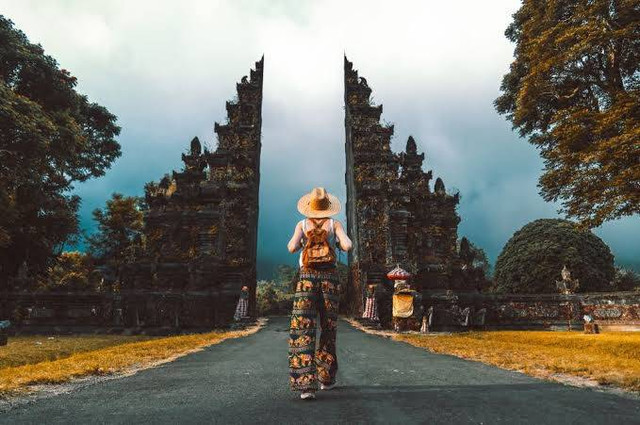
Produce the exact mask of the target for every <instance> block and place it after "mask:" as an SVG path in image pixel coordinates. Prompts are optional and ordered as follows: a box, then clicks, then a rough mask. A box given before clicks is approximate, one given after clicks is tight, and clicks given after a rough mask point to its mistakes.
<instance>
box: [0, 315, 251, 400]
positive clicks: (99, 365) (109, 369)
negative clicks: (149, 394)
mask: <svg viewBox="0 0 640 425" xmlns="http://www.w3.org/2000/svg"><path fill="white" fill-rule="evenodd" d="M258 329H259V326H255V327H253V328H250V329H247V330H241V331H229V332H223V331H214V332H208V333H202V334H190V335H179V336H171V337H162V338H152V339H148V340H143V341H140V340H138V341H135V342H123V340H119V342H116V341H118V339H114V340H111V341H110V342H111V343H112V344H109V343H105V342H104V341H102V342H103V343H105V344H106V345H110V346H102V347H99V345H100V344H99V343H98V341H96V340H95V339H94V338H93V336H91V337H87V347H91V348H88V349H86V350H85V349H82V348H80V349H77V350H76V351H75V352H72V353H69V354H68V355H67V357H65V358H58V359H56V358H55V355H53V359H51V356H52V354H49V355H48V356H49V357H45V358H43V359H42V361H38V362H32V363H30V364H28V363H23V364H21V365H17V366H7V367H4V368H1V369H0V394H4V395H7V394H11V393H16V392H20V391H23V390H25V389H27V387H28V386H29V385H34V384H50V383H62V382H66V381H69V380H70V379H72V378H77V377H81V376H87V375H108V374H113V373H117V372H125V371H128V370H133V369H136V368H139V367H144V366H148V365H153V364H155V363H158V362H161V361H165V360H168V359H173V358H175V357H179V356H181V355H184V354H187V353H190V352H193V351H196V350H198V349H201V348H203V347H206V346H209V345H213V344H217V343H219V342H221V341H223V340H225V339H228V338H238V337H242V336H246V335H249V334H251V333H254V332H256V331H257V330H258ZM75 338H76V339H77V340H76V341H75V342H74V343H75V344H77V345H79V346H81V345H82V338H83V337H75ZM119 338H123V339H126V338H129V341H131V338H136V337H119ZM138 338H139V337H138ZM142 338H144V337H142ZM146 338H149V337H146ZM9 341H11V338H10V339H9ZM113 343H115V344H116V345H114V344H113ZM18 345H20V344H19V343H18ZM9 347H10V346H9ZM1 349H2V347H0V350H1ZM25 351H26V352H25V355H24V357H23V358H24V359H26V358H29V357H30V355H29V354H27V353H28V352H30V351H32V348H31V347H28V349H27V350H25ZM35 357H36V356H31V358H35Z"/></svg>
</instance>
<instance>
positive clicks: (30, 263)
mask: <svg viewBox="0 0 640 425" xmlns="http://www.w3.org/2000/svg"><path fill="white" fill-rule="evenodd" d="M75 86H76V78H75V77H73V76H72V75H71V74H70V73H69V72H68V71H66V70H64V69H60V68H59V67H58V63H57V62H56V61H55V59H53V58H52V57H51V56H48V55H46V54H45V53H44V51H43V49H42V47H41V46H40V45H36V44H32V43H30V42H29V40H28V39H27V37H26V36H25V34H24V33H22V32H21V31H20V30H18V29H16V28H15V27H14V25H13V23H12V22H11V21H10V20H8V19H6V18H4V17H3V16H0V287H1V286H3V284H6V283H7V281H8V280H9V278H11V277H13V276H16V275H17V274H18V272H19V271H21V272H22V275H24V276H29V275H37V274H39V273H41V272H45V271H46V269H47V266H49V265H51V261H52V260H53V258H54V257H55V255H56V254H57V253H58V252H59V251H60V250H61V248H62V246H63V244H64V243H65V242H67V241H68V240H69V238H70V237H72V236H74V235H76V234H77V232H78V218H77V210H78V206H79V203H80V200H79V198H78V197H77V196H73V195H71V194H70V190H71V189H72V188H73V183H74V182H82V181H85V180H87V179H89V178H91V177H97V176H101V175H103V174H104V173H105V170H106V169H107V168H109V166H110V165H111V163H112V162H113V161H114V160H115V158H117V157H118V156H119V155H120V145H119V144H118V143H117V142H116V140H115V137H116V136H117V135H118V134H119V132H120V128H119V127H118V126H117V125H116V117H115V116H114V115H112V114H111V113H109V111H108V110H107V109H105V108H104V107H102V106H100V105H98V104H96V103H92V102H90V101H89V100H88V99H87V97H86V96H84V95H81V94H79V93H78V92H76V90H75Z"/></svg>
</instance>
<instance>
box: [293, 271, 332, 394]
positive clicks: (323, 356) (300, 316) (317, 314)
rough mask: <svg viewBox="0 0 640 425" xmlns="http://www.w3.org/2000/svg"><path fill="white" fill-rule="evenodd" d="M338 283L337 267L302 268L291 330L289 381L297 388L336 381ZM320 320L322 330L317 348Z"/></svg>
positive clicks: (310, 388) (295, 297)
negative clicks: (321, 268)
mask: <svg viewBox="0 0 640 425" xmlns="http://www.w3.org/2000/svg"><path fill="white" fill-rule="evenodd" d="M338 284H339V280H338V273H337V270H336V269H335V268H330V269H323V270H312V269H304V268H303V269H301V270H300V278H299V280H298V283H297V285H296V293H295V295H294V298H293V310H292V311H291V328H290V331H289V383H290V384H291V389H292V390H294V391H313V390H316V389H317V388H318V382H319V383H322V384H325V385H331V384H334V383H335V380H336V372H337V371H338V359H337V357H336V330H337V324H338ZM318 319H319V320H320V328H321V332H320V344H319V347H318V349H317V350H316V327H317V322H318Z"/></svg>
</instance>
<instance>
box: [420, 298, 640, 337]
mask: <svg viewBox="0 0 640 425" xmlns="http://www.w3.org/2000/svg"><path fill="white" fill-rule="evenodd" d="M423 304H424V306H425V311H426V310H427V309H428V308H429V307H431V306H434V308H435V309H436V310H440V312H445V311H448V312H452V311H455V312H461V311H462V310H464V309H466V308H467V307H470V308H472V312H478V311H480V310H482V309H485V310H486V314H485V316H484V320H485V322H484V327H485V328H488V329H566V328H567V327H568V325H569V320H571V324H572V328H574V329H580V328H582V324H583V316H584V315H585V314H589V315H591V316H592V317H593V319H594V320H595V322H596V323H597V324H598V326H599V327H600V328H601V330H603V331H612V330H637V331H640V292H613V293H605V292H593V293H584V294H574V295H560V294H536V295H534V294H526V295H524V294H522V295H519V294H503V295H499V294H482V293H473V292H458V293H453V292H448V293H447V292H444V293H433V292H426V293H423ZM441 316H450V315H448V314H441ZM450 317H453V316H450ZM444 322H446V320H445V321H444ZM444 322H441V323H444ZM450 324H451V325H455V323H450ZM436 330H437V329H436Z"/></svg>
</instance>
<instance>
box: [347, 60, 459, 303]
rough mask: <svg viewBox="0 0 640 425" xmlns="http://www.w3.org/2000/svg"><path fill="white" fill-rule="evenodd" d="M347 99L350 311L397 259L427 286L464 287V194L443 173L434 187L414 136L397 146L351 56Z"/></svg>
mask: <svg viewBox="0 0 640 425" xmlns="http://www.w3.org/2000/svg"><path fill="white" fill-rule="evenodd" d="M344 102H345V133H346V138H345V151H346V161H347V165H346V170H347V173H346V183H347V228H348V232H349V236H350V237H351V238H352V240H353V242H354V247H353V250H352V252H350V254H349V264H350V268H351V273H350V283H349V285H348V287H349V290H350V291H353V293H351V294H350V296H349V297H348V298H349V300H350V302H351V306H350V307H351V308H350V310H351V312H352V313H354V314H359V313H361V312H362V300H363V297H364V296H363V294H364V288H366V287H367V285H369V284H381V283H383V282H384V281H385V274H386V272H387V271H389V270H390V269H391V268H393V267H394V266H396V264H400V265H402V267H404V268H406V269H407V270H409V272H411V273H412V274H413V276H414V278H413V282H412V284H413V285H415V286H416V287H417V288H418V289H419V290H421V291H423V292H438V291H446V290H449V289H464V287H465V285H468V282H467V283H465V279H464V273H463V272H462V270H463V266H464V261H463V260H462V259H461V258H460V256H459V255H458V249H457V229H458V223H459V222H460V218H459V217H458V215H457V213H456V206H457V204H458V201H459V197H458V194H457V193H456V194H453V195H452V194H448V193H447V192H446V190H445V186H444V183H443V181H442V179H440V178H437V179H436V181H435V184H434V186H433V189H432V188H431V186H430V180H431V179H432V172H431V171H428V172H424V171H423V170H422V163H423V161H424V153H420V154H418V152H417V147H416V142H415V140H414V139H413V137H409V139H408V140H407V145H406V150H405V152H402V153H400V154H395V153H393V152H392V151H391V147H390V140H391V136H392V135H393V126H392V125H391V126H386V125H382V124H381V123H380V115H381V114H382V105H378V106H375V105H373V103H372V101H371V88H370V87H369V85H368V83H367V80H365V79H364V78H363V77H359V76H358V72H357V71H356V70H354V69H353V64H352V63H351V62H349V61H348V60H347V58H346V57H345V58H344ZM383 287H384V285H383Z"/></svg>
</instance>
